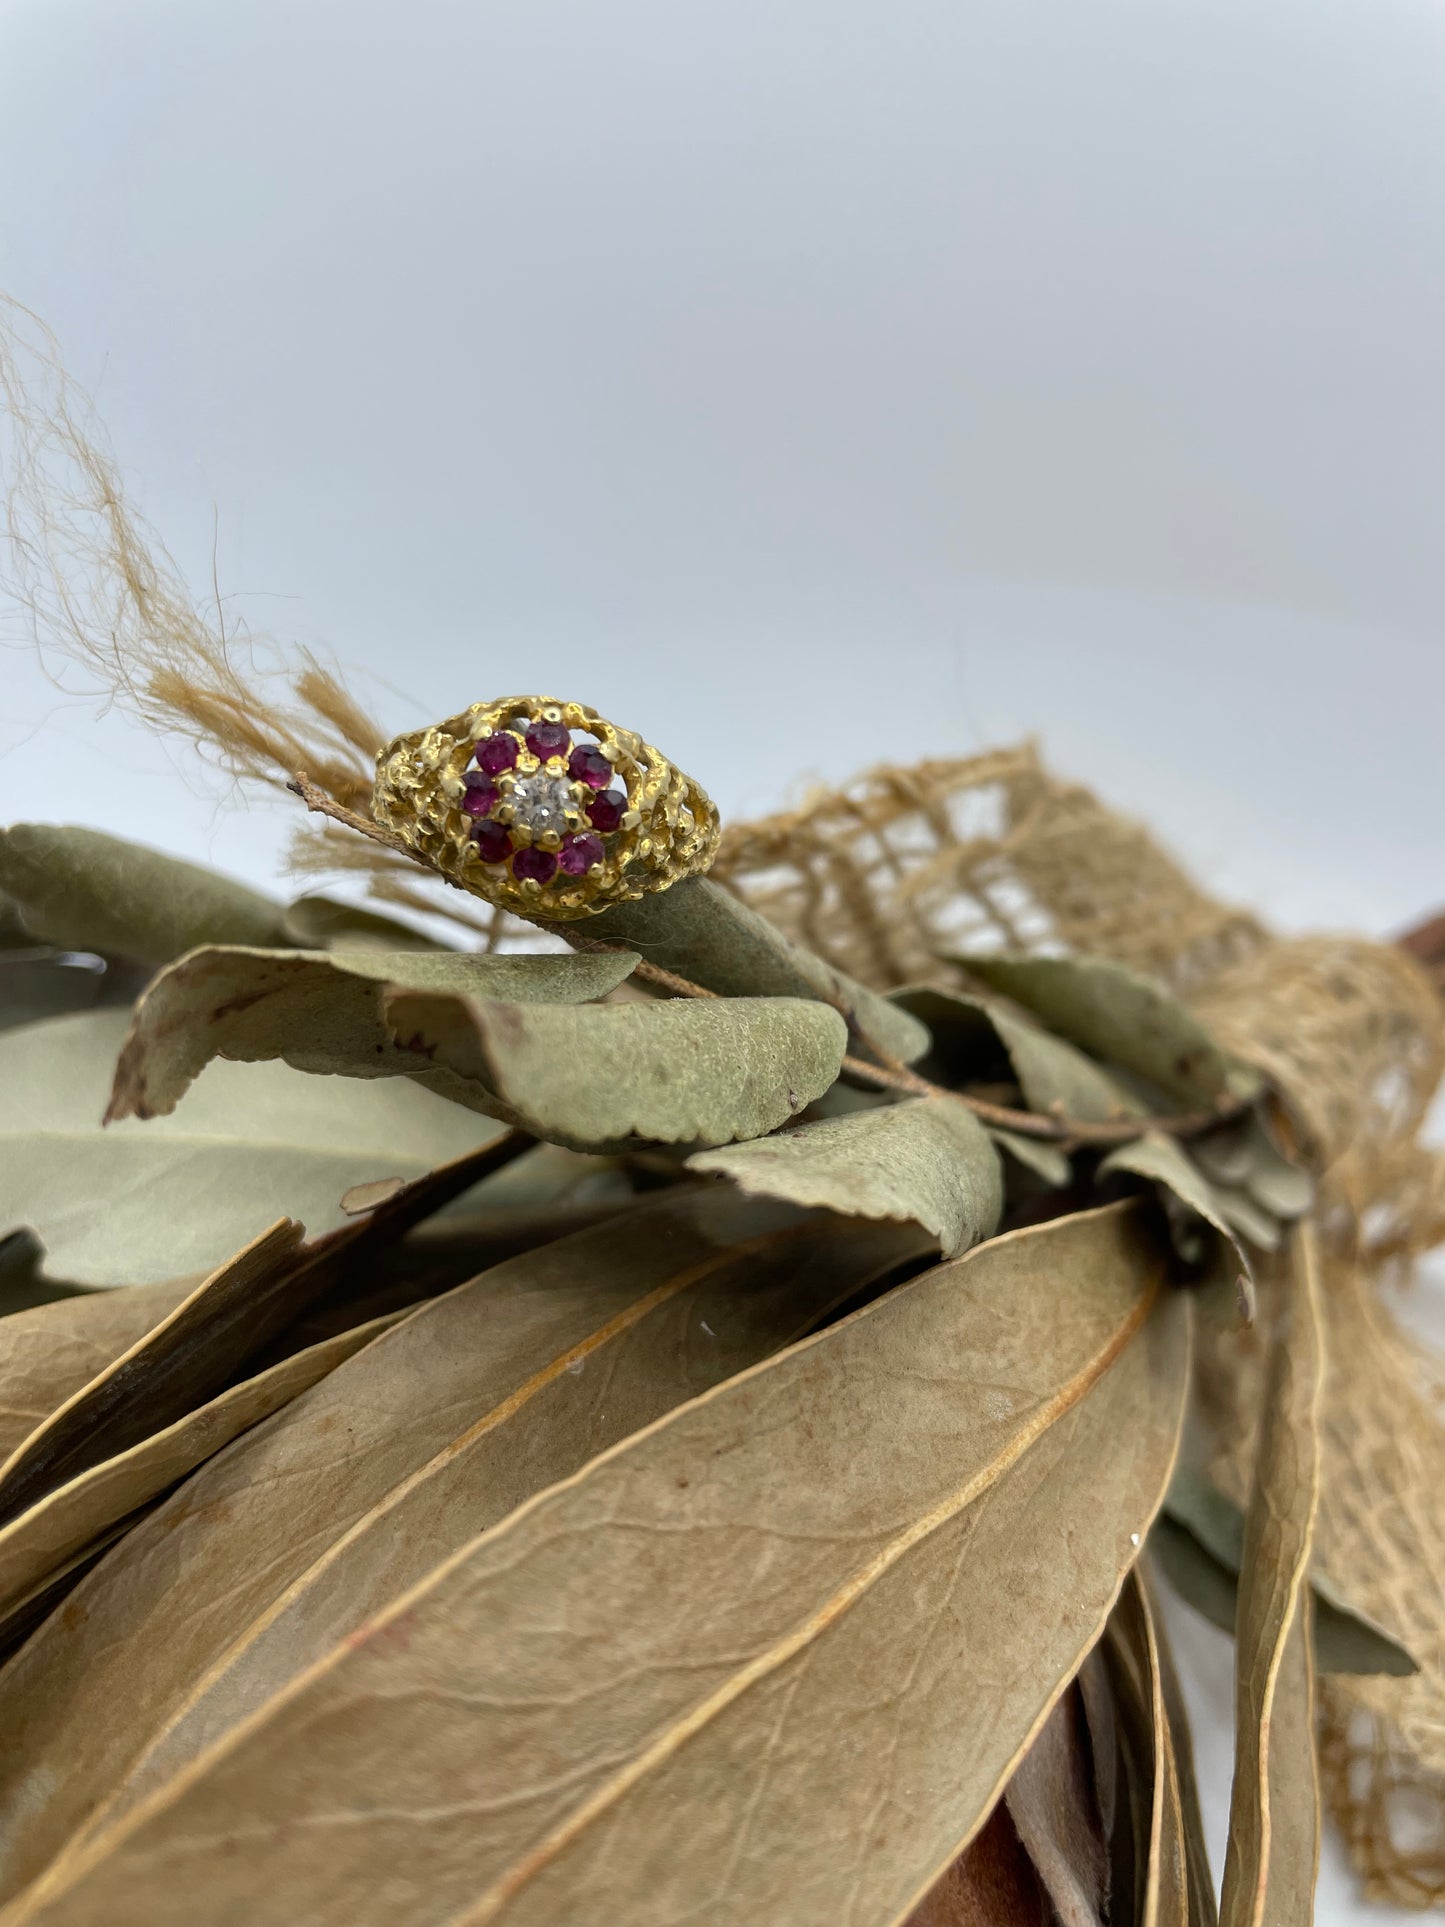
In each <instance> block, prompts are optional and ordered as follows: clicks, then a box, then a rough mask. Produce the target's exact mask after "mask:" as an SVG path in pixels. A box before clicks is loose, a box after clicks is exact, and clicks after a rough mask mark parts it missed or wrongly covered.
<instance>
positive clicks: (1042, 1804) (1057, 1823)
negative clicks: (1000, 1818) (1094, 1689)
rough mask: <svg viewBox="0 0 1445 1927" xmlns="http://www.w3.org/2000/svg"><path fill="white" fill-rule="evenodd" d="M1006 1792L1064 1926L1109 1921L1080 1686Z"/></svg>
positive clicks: (1064, 1700)
mask: <svg viewBox="0 0 1445 1927" xmlns="http://www.w3.org/2000/svg"><path fill="white" fill-rule="evenodd" d="M1115 1610H1116V1612H1117V1608H1116V1609H1115ZM1004 1798H1005V1800H1006V1801H1007V1802H1008V1810H1009V1815H1010V1817H1011V1818H1012V1820H1013V1823H1014V1826H1015V1828H1016V1829H1017V1831H1018V1836H1019V1839H1020V1840H1021V1841H1022V1842H1023V1844H1024V1847H1025V1848H1026V1849H1027V1851H1028V1856H1029V1859H1030V1860H1031V1861H1032V1862H1033V1864H1034V1866H1035V1868H1036V1869H1037V1870H1038V1875H1039V1878H1040V1880H1041V1881H1042V1882H1043V1885H1044V1891H1045V1892H1046V1893H1047V1894H1048V1896H1049V1899H1050V1901H1051V1903H1052V1905H1053V1909H1054V1912H1055V1914H1056V1915H1057V1916H1058V1922H1059V1927H1104V1923H1105V1921H1106V1920H1107V1919H1108V1902H1109V1858H1108V1848H1107V1845H1106V1843H1105V1839H1104V1825H1103V1817H1102V1815H1101V1813H1100V1811H1099V1804H1098V1800H1097V1798H1096V1795H1095V1791H1094V1778H1093V1761H1092V1758H1091V1756H1090V1751H1089V1741H1088V1735H1087V1731H1086V1726H1085V1719H1084V1709H1083V1705H1082V1702H1081V1700H1080V1696H1079V1692H1078V1689H1077V1687H1073V1686H1071V1687H1070V1688H1069V1690H1068V1691H1067V1692H1066V1693H1064V1694H1063V1696H1062V1697H1061V1698H1060V1699H1059V1701H1058V1703H1057V1705H1056V1706H1055V1707H1054V1710H1053V1712H1052V1713H1050V1715H1049V1717H1048V1718H1047V1719H1046V1720H1045V1721H1044V1723H1043V1726H1042V1727H1041V1728H1040V1729H1039V1732H1038V1735H1037V1737H1036V1738H1035V1740H1034V1743H1033V1745H1032V1746H1031V1747H1030V1748H1029V1750H1028V1752H1027V1753H1026V1754H1025V1755H1024V1757H1023V1759H1022V1760H1020V1762H1019V1764H1018V1766H1017V1768H1016V1769H1015V1771H1014V1776H1013V1778H1012V1779H1011V1780H1010V1781H1009V1783H1008V1791H1007V1792H1006V1793H1005V1795H1004ZM1184 1927H1188V1923H1187V1922H1185V1923H1184Z"/></svg>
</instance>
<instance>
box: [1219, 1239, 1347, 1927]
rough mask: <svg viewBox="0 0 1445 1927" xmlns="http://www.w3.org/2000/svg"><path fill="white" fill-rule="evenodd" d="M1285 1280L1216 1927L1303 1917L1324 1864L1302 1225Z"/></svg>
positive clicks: (1315, 1355) (1318, 1371) (1307, 1273)
mask: <svg viewBox="0 0 1445 1927" xmlns="http://www.w3.org/2000/svg"><path fill="white" fill-rule="evenodd" d="M1280 1278H1281V1284H1282V1287H1283V1288H1285V1289H1287V1291H1288V1304H1287V1307H1286V1309H1285V1312H1284V1315H1283V1317H1282V1318H1281V1320H1280V1322H1279V1325H1278V1327H1277V1329H1276V1332H1275V1335H1274V1338H1273V1340H1272V1345H1271V1352H1270V1363H1269V1373H1268V1380H1267V1385H1266V1390H1265V1396H1264V1400H1263V1405H1262V1410H1263V1415H1264V1416H1263V1424H1262V1429H1261V1433H1260V1441H1259V1449H1258V1457H1257V1460H1256V1464H1255V1475H1254V1490H1253V1493H1252V1495H1251V1498H1250V1503H1249V1511H1248V1513H1247V1515H1246V1519H1245V1532H1244V1567H1243V1571H1242V1574H1241V1578H1240V1587H1239V1617H1238V1621H1237V1625H1236V1631H1235V1639H1236V1643H1237V1646H1238V1657H1237V1660H1236V1680H1235V1765H1234V1792H1233V1797H1232V1799H1231V1802H1230V1812H1229V1846H1228V1850H1227V1853H1226V1855H1225V1862H1224V1891H1223V1895H1222V1898H1221V1902H1220V1919H1221V1921H1222V1922H1223V1927H1266V1923H1267V1927H1291V1924H1292V1923H1294V1922H1300V1923H1305V1922H1308V1921H1309V1920H1310V1919H1311V1918H1312V1917H1313V1911H1314V1890H1315V1877H1316V1874H1317V1872H1318V1867H1319V1784H1318V1777H1317V1772H1316V1761H1315V1748H1314V1666H1313V1659H1312V1654H1311V1638H1310V1624H1309V1617H1310V1614H1309V1600H1310V1591H1309V1584H1308V1575H1309V1561H1310V1550H1311V1546H1312V1543H1313V1539H1314V1527H1315V1515H1316V1513H1317V1510H1318V1507H1319V1491H1320V1459H1319V1410H1320V1393H1321V1386H1322V1383H1323V1376H1324V1350H1323V1337H1322V1327H1321V1322H1320V1307H1319V1280H1318V1267H1317V1259H1316V1255H1315V1245H1314V1233H1313V1230H1312V1228H1311V1227H1310V1225H1309V1224H1308V1223H1307V1222H1306V1223H1303V1224H1301V1225H1299V1226H1297V1227H1296V1229H1295V1232H1294V1234H1293V1237H1292V1240H1291V1245H1290V1262H1289V1264H1288V1266H1287V1267H1282V1268H1281V1272H1280Z"/></svg>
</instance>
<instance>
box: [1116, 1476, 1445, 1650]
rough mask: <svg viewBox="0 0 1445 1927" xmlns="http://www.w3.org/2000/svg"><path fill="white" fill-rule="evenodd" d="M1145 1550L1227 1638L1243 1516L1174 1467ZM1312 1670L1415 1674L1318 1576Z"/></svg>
mask: <svg viewBox="0 0 1445 1927" xmlns="http://www.w3.org/2000/svg"><path fill="white" fill-rule="evenodd" d="M1150 1546H1151V1550H1153V1551H1154V1552H1155V1553H1156V1555H1157V1557H1158V1559H1159V1563H1160V1565H1161V1567H1162V1568H1163V1570H1164V1572H1165V1574H1166V1575H1167V1576H1168V1578H1169V1581H1170V1583H1171V1584H1172V1585H1173V1586H1174V1587H1175V1589H1176V1591H1178V1592H1179V1593H1180V1594H1182V1596H1183V1597H1184V1598H1185V1599H1187V1600H1188V1601H1189V1603H1190V1605H1191V1606H1193V1607H1194V1608H1195V1610H1196V1611H1197V1612H1200V1613H1202V1614H1203V1615H1204V1617H1205V1618H1206V1619H1208V1620H1210V1621H1212V1622H1213V1624H1214V1625H1216V1626H1220V1627H1222V1628H1223V1629H1224V1631H1225V1632H1229V1633H1232V1632H1233V1631H1234V1627H1235V1620H1236V1617H1237V1593H1238V1586H1239V1573H1240V1568H1241V1565H1242V1563H1243V1559H1244V1514H1243V1513H1242V1512H1241V1511H1240V1509H1239V1507H1238V1506H1237V1505H1236V1504H1235V1503H1234V1501H1233V1499H1231V1498H1229V1497H1228V1496H1227V1495H1226V1494H1225V1493H1223V1492H1221V1491H1220V1490H1219V1488H1218V1487H1217V1486H1215V1485H1213V1484H1211V1482H1210V1481H1209V1480H1208V1479H1206V1478H1205V1477H1204V1475H1203V1473H1201V1472H1199V1471H1198V1470H1197V1469H1196V1468H1194V1467H1192V1466H1180V1468H1179V1469H1178V1471H1177V1472H1176V1473H1175V1475H1174V1478H1173V1481H1172V1482H1171V1484H1170V1487H1169V1496H1168V1498H1167V1499H1166V1500H1165V1502H1164V1511H1163V1512H1162V1513H1161V1514H1160V1516H1159V1518H1158V1519H1157V1520H1156V1521H1155V1524H1154V1530H1153V1533H1152V1534H1151V1537H1150ZM1311 1587H1312V1590H1313V1592H1314V1595H1315V1599H1314V1639H1315V1665H1316V1666H1317V1667H1318V1668H1319V1670H1320V1671H1321V1672H1322V1673H1383V1674H1388V1675H1391V1676H1393V1677H1395V1678H1397V1679H1399V1678H1405V1677H1407V1676H1408V1675H1409V1674H1411V1673H1418V1672H1419V1670H1420V1667H1419V1662H1418V1661H1417V1660H1415V1659H1414V1658H1413V1657H1412V1656H1411V1654H1410V1653H1408V1652H1407V1651H1406V1649H1405V1647H1404V1646H1403V1645H1401V1643H1400V1641H1399V1640H1398V1639H1396V1638H1395V1637H1394V1636H1393V1635H1392V1634H1391V1633H1389V1632H1387V1631H1386V1630H1385V1628H1384V1627H1383V1626H1380V1625H1377V1624H1376V1622H1375V1621H1374V1620H1372V1619H1370V1618H1368V1617H1367V1616H1366V1615H1365V1614H1364V1613H1362V1612H1360V1611H1359V1610H1358V1609H1356V1608H1354V1607H1352V1606H1350V1604H1349V1603H1348V1601H1347V1600H1346V1599H1345V1598H1344V1596H1343V1595H1342V1594H1341V1593H1340V1592H1339V1591H1338V1590H1337V1589H1336V1588H1335V1587H1334V1586H1333V1585H1331V1584H1330V1582H1329V1580H1328V1579H1326V1578H1325V1577H1324V1576H1323V1574H1319V1573H1316V1574H1315V1575H1313V1577H1312V1579H1311Z"/></svg>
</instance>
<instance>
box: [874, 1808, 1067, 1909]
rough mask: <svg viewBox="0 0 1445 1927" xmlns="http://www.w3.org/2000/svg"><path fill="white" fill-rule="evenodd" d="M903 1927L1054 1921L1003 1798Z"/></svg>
mask: <svg viewBox="0 0 1445 1927" xmlns="http://www.w3.org/2000/svg"><path fill="white" fill-rule="evenodd" d="M903 1927H1052V1922H1051V1919H1050V1916H1049V1912H1048V1903H1047V1902H1046V1901H1045V1899H1044V1894H1043V1889H1042V1887H1040V1885H1039V1877H1038V1875H1037V1874H1036V1873H1035V1872H1034V1869H1033V1864H1032V1862H1031V1861H1030V1859H1029V1857H1028V1855H1027V1854H1026V1853H1025V1852H1024V1849H1023V1843H1022V1841H1021V1840H1020V1839H1019V1837H1018V1833H1017V1831H1016V1829H1015V1827H1014V1824H1013V1821H1012V1820H1011V1819H1010V1818H1009V1812H1008V1807H1007V1806H1006V1805H1005V1803H1004V1802H1003V1801H1002V1800H1000V1801H999V1803H998V1805H997V1806H996V1807H995V1808H994V1810H993V1812H992V1813H991V1814H990V1815H989V1817H988V1818H987V1820H985V1821H984V1823H983V1825H982V1827H980V1829H979V1831H978V1832H977V1834H975V1836H974V1838H973V1839H972V1840H971V1841H970V1842H969V1844H968V1846H967V1847H965V1849H964V1850H963V1852H962V1853H961V1854H960V1855H959V1856H958V1858H957V1860H955V1861H954V1863H953V1865H952V1866H951V1867H950V1868H949V1869H948V1871H947V1873H945V1874H943V1875H941V1876H940V1878H939V1879H938V1880H937V1881H936V1882H935V1883H934V1885H933V1886H932V1887H931V1888H930V1889H929V1891H928V1892H927V1894H925V1895H924V1897H923V1899H922V1900H920V1901H919V1903H918V1905H917V1906H916V1907H915V1908H914V1909H913V1912H912V1913H911V1914H910V1915H909V1916H908V1918H907V1920H906V1921H904V1922H903Z"/></svg>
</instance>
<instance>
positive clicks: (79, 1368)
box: [0, 1278, 199, 1459]
mask: <svg viewBox="0 0 1445 1927" xmlns="http://www.w3.org/2000/svg"><path fill="white" fill-rule="evenodd" d="M198 1282H199V1280H197V1279H195V1278H168V1279H166V1280H165V1281H164V1282H162V1283H158V1284H151V1285H131V1286H129V1287H128V1288H126V1289H125V1290H123V1291H98V1292H87V1293H85V1294H84V1295H83V1296H80V1297H75V1298H60V1299H57V1300H56V1301H55V1302H54V1303H53V1304H49V1305H36V1306H34V1307H33V1308H32V1309H30V1310H29V1311H18V1312H12V1313H11V1314H10V1316H9V1317H8V1318H4V1319H0V1453H3V1454H4V1456H5V1457H6V1458H7V1459H8V1458H9V1456H10V1455H11V1453H12V1452H14V1450H15V1449H16V1447H17V1446H18V1445H20V1444H21V1443H22V1442H23V1441H24V1440H25V1439H26V1438H28V1437H29V1436H30V1434H31V1433H32V1432H33V1431H34V1430H35V1428H36V1427H37V1426H38V1425H40V1424H43V1422H44V1421H45V1420H46V1419H47V1418H49V1417H50V1415H51V1413H52V1412H54V1411H56V1410H57V1409H58V1408H59V1407H60V1406H61V1405H63V1404H64V1403H65V1401H66V1400H67V1399H68V1398H70V1397H71V1396H72V1394H74V1393H75V1392H78V1391H79V1390H80V1389H81V1387H82V1386H83V1385H87V1384H89V1382H90V1381H91V1380H92V1379H93V1378H96V1377H98V1376H99V1374H100V1373H101V1372H103V1371H105V1370H106V1369H107V1367H109V1366H110V1365H113V1364H114V1363H115V1361H116V1359H118V1358H119V1357H121V1355H122V1354H123V1353H125V1352H128V1351H129V1350H130V1348H131V1346H132V1345H134V1344H135V1343H136V1341H137V1339H140V1338H143V1337H144V1336H145V1334H146V1333H147V1332H148V1331H150V1330H151V1329H152V1328H153V1327H154V1326H156V1325H158V1324H160V1322H161V1320H162V1319H163V1318H165V1317H167V1316H168V1315H169V1314H170V1313H171V1312H173V1311H174V1310H175V1308H176V1306H177V1305H179V1304H181V1303H182V1302H183V1300H184V1299H186V1298H187V1297H189V1296H190V1294H191V1292H192V1291H194V1289H195V1287H196V1285H197V1283H198Z"/></svg>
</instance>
